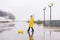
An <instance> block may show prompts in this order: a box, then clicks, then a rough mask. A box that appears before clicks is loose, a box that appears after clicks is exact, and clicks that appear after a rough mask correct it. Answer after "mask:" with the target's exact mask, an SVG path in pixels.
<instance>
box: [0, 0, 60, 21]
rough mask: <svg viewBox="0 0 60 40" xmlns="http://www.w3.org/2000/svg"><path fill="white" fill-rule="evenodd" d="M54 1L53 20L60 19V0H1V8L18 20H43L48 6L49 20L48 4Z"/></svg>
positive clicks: (47, 14)
mask: <svg viewBox="0 0 60 40" xmlns="http://www.w3.org/2000/svg"><path fill="white" fill-rule="evenodd" d="M51 2H53V7H52V20H60V18H59V17H60V0H0V10H2V11H6V12H10V13H12V14H13V15H15V17H16V19H17V20H28V19H29V16H30V15H32V14H33V15H34V18H35V20H43V14H44V13H43V8H44V7H46V20H49V7H48V5H49V4H50V3H51Z"/></svg>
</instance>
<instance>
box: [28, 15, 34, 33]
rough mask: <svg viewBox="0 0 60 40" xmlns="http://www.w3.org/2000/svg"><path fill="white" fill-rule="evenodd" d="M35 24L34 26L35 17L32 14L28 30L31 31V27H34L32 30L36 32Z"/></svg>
mask: <svg viewBox="0 0 60 40" xmlns="http://www.w3.org/2000/svg"><path fill="white" fill-rule="evenodd" d="M33 26H34V17H33V16H32V15H31V16H30V20H29V28H28V32H29V30H30V28H31V29H32V32H34V29H33Z"/></svg>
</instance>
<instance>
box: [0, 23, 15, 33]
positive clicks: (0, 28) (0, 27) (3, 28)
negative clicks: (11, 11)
mask: <svg viewBox="0 0 60 40" xmlns="http://www.w3.org/2000/svg"><path fill="white" fill-rule="evenodd" d="M14 26H15V24H7V23H2V24H0V33H2V32H4V31H7V30H12V27H14Z"/></svg>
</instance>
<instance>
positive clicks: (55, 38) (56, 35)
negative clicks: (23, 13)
mask: <svg viewBox="0 0 60 40" xmlns="http://www.w3.org/2000/svg"><path fill="white" fill-rule="evenodd" d="M14 24H15V25H14ZM14 24H12V25H10V24H0V25H1V26H0V31H1V32H0V40H50V32H49V30H48V29H47V30H44V28H43V24H41V25H37V24H34V33H33V35H32V32H31V30H30V32H29V33H28V32H27V29H28V23H27V22H15V23H14ZM8 25H9V26H8ZM18 30H23V34H19V33H18ZM44 31H45V34H44ZM44 36H45V37H44ZM51 40H60V32H51Z"/></svg>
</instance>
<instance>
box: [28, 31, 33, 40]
mask: <svg viewBox="0 0 60 40" xmlns="http://www.w3.org/2000/svg"><path fill="white" fill-rule="evenodd" d="M28 35H29V40H33V32H32V34H30V32H28Z"/></svg>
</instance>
